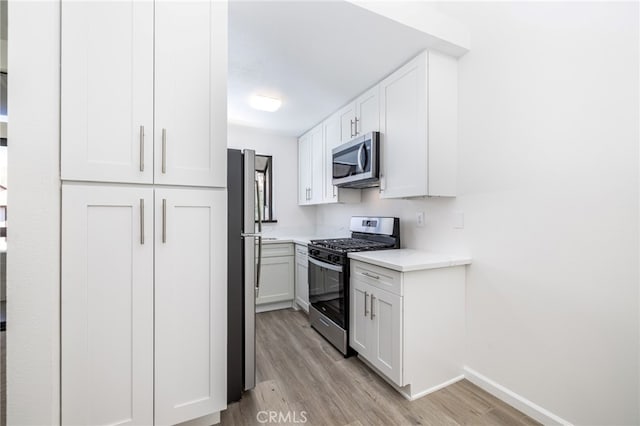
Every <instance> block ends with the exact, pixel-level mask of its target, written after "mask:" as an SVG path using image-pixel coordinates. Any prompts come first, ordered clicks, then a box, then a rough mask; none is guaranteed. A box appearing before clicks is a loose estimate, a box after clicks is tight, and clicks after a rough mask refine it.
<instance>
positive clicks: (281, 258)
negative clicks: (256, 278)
mask: <svg viewBox="0 0 640 426" xmlns="http://www.w3.org/2000/svg"><path fill="white" fill-rule="evenodd" d="M294 265H295V257H294V253H293V244H291V243H267V244H263V245H262V267H261V269H260V286H259V290H258V297H257V298H256V307H257V311H258V312H263V311H267V310H273V309H282V308H284V307H289V308H290V307H291V306H292V302H293V300H294V298H295V285H294V280H295V279H294Z"/></svg>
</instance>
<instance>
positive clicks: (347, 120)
mask: <svg viewBox="0 0 640 426" xmlns="http://www.w3.org/2000/svg"><path fill="white" fill-rule="evenodd" d="M338 117H340V143H346V142H349V141H350V140H351V139H353V138H354V137H356V133H355V124H356V104H355V103H350V104H349V105H346V106H345V107H343V108H342V109H341V110H340V111H338Z"/></svg>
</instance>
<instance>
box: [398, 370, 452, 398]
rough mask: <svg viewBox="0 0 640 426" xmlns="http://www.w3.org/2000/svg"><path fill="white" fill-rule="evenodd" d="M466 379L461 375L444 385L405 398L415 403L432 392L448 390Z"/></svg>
mask: <svg viewBox="0 0 640 426" xmlns="http://www.w3.org/2000/svg"><path fill="white" fill-rule="evenodd" d="M462 379H464V376H462V375H460V376H457V377H454V378H453V379H450V380H447V381H446V382H444V383H440V384H439V385H435V386H432V387H430V388H429V389H425V390H423V391H422V392H418V393H416V394H415V395H412V396H411V395H404V394H403V395H404V397H405V398H407V399H408V400H409V401H415V400H416V399H418V398H422V397H423V396H426V395H429V394H430V393H432V392H435V391H438V390H440V389H442V388H446V387H447V386H449V385H452V384H454V383H455V382H459V381H460V380H462Z"/></svg>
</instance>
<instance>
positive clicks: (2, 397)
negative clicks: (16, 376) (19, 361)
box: [0, 331, 7, 426]
mask: <svg viewBox="0 0 640 426" xmlns="http://www.w3.org/2000/svg"><path fill="white" fill-rule="evenodd" d="M6 345H7V332H6V331H2V332H0V426H4V425H6V424H7V346H6Z"/></svg>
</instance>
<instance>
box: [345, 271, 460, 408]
mask: <svg viewBox="0 0 640 426" xmlns="http://www.w3.org/2000/svg"><path fill="white" fill-rule="evenodd" d="M350 284H351V301H350V319H349V345H350V346H351V347H352V348H353V349H354V350H355V351H356V352H358V355H359V357H360V358H362V359H363V360H364V361H365V362H366V363H368V364H369V365H370V366H371V367H373V368H374V369H375V370H376V371H377V372H378V373H380V374H381V375H382V377H384V378H385V379H386V380H387V381H388V382H390V383H391V384H392V385H394V387H396V389H397V390H399V391H400V392H401V393H402V394H404V395H405V396H406V397H407V398H409V399H415V398H419V397H421V396H424V395H426V394H427V393H429V392H431V391H433V390H436V389H438V388H439V386H441V385H446V384H449V383H451V382H453V381H455V380H459V379H460V378H462V374H463V373H462V368H463V350H464V324H465V320H464V318H465V317H464V312H465V310H464V303H465V267H464V266H454V267H445V268H437V269H427V270H420V271H412V272H398V271H395V270H391V269H388V268H382V267H379V266H376V265H371V264H368V263H365V262H361V261H356V260H351V281H350Z"/></svg>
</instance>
